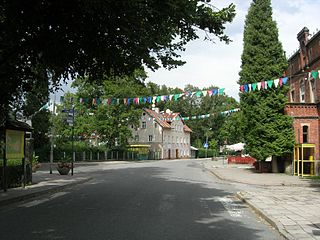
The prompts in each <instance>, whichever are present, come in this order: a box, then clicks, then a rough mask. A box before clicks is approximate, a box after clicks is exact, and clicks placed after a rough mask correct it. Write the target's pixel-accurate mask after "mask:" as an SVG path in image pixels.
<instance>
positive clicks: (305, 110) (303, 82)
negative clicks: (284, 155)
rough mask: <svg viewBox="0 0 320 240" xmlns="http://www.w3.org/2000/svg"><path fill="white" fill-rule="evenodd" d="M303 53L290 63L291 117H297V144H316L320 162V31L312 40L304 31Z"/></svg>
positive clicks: (301, 37)
mask: <svg viewBox="0 0 320 240" xmlns="http://www.w3.org/2000/svg"><path fill="white" fill-rule="evenodd" d="M297 39H298V43H299V49H298V50H297V51H296V52H295V53H294V54H293V55H292V56H291V57H290V58H289V59H288V69H287V76H288V78H289V84H290V85H289V86H290V90H289V93H288V98H289V103H288V104H287V106H286V108H285V112H286V114H287V115H289V116H292V117H293V127H294V131H295V142H296V143H297V144H304V143H312V144H315V146H316V152H315V157H316V159H319V154H320V152H319V146H320V82H319V70H320V31H318V32H316V33H315V34H313V35H312V36H311V35H310V34H309V30H308V28H306V27H304V28H303V29H302V30H301V31H300V32H299V33H298V34H297Z"/></svg>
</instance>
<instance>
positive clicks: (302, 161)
mask: <svg viewBox="0 0 320 240" xmlns="http://www.w3.org/2000/svg"><path fill="white" fill-rule="evenodd" d="M301 158H302V160H301V176H302V177H303V163H304V157H303V145H302V147H301Z"/></svg>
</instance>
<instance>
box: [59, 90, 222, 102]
mask: <svg viewBox="0 0 320 240" xmlns="http://www.w3.org/2000/svg"><path fill="white" fill-rule="evenodd" d="M224 91H225V89H224V88H221V89H211V90H204V91H197V92H184V93H177V94H171V95H161V96H149V97H135V98H123V100H121V101H120V99H119V98H109V99H100V98H93V99H92V100H91V99H89V98H82V97H79V98H78V102H79V103H86V104H88V103H91V105H93V106H95V105H99V104H101V103H102V104H104V105H111V104H112V105H116V104H120V102H122V103H123V104H125V105H130V104H134V105H140V104H144V103H160V102H166V101H178V100H179V99H181V98H182V97H193V96H195V97H206V96H209V97H211V96H215V95H223V94H224ZM60 101H61V102H63V101H64V97H63V96H62V97H61V98H60Z"/></svg>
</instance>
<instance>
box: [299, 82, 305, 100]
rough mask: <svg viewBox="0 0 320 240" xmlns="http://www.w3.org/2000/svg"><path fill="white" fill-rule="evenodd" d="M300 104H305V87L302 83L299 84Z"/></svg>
mask: <svg viewBox="0 0 320 240" xmlns="http://www.w3.org/2000/svg"><path fill="white" fill-rule="evenodd" d="M300 102H305V86H304V81H301V82H300Z"/></svg>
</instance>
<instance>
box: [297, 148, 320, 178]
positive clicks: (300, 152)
mask: <svg viewBox="0 0 320 240" xmlns="http://www.w3.org/2000/svg"><path fill="white" fill-rule="evenodd" d="M315 152H316V145H315V144H312V143H303V144H295V146H294V152H293V174H294V175H297V176H301V177H305V176H314V175H315Z"/></svg>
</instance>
